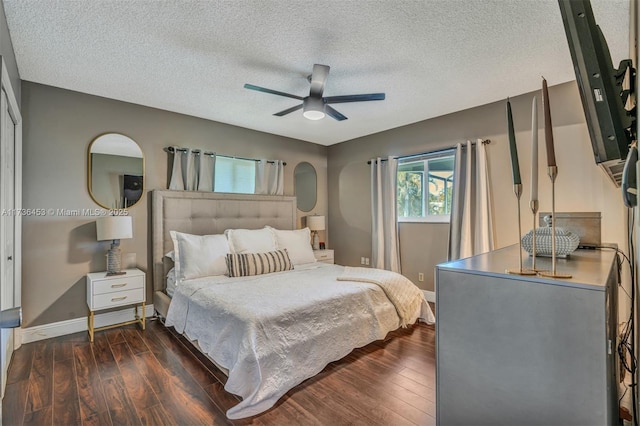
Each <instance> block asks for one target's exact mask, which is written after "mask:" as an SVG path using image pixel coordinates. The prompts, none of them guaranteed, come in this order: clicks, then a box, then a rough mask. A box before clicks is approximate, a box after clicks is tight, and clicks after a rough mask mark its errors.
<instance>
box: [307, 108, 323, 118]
mask: <svg viewBox="0 0 640 426" xmlns="http://www.w3.org/2000/svg"><path fill="white" fill-rule="evenodd" d="M302 115H304V117H305V118H308V119H309V120H322V119H323V118H324V112H322V111H314V110H308V111H305V112H303V113H302Z"/></svg>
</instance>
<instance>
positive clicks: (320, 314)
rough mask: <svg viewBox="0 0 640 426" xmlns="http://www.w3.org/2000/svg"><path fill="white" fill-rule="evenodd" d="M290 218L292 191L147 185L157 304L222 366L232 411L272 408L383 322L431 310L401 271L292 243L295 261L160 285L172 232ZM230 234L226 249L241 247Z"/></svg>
mask: <svg viewBox="0 0 640 426" xmlns="http://www.w3.org/2000/svg"><path fill="white" fill-rule="evenodd" d="M295 225H296V203H295V197H286V196H258V195H240V194H219V193H198V192H184V191H153V192H152V226H153V230H152V232H153V234H152V235H153V283H154V307H155V309H156V310H157V311H158V313H159V314H160V315H161V316H162V317H163V318H165V319H166V325H167V326H169V327H171V326H172V327H175V329H176V331H177V332H179V333H182V334H184V335H185V336H186V337H187V338H188V339H189V340H190V341H191V342H193V344H194V346H195V347H196V348H198V349H199V350H200V351H201V352H202V353H204V354H205V355H206V356H207V357H208V358H209V359H211V360H212V361H213V363H214V364H215V365H216V366H218V367H219V368H220V369H221V370H222V371H223V372H224V373H225V374H226V375H227V376H228V380H227V382H226V384H225V389H226V390H227V391H228V392H230V393H233V394H235V395H238V396H240V397H241V398H242V401H241V402H240V403H239V404H238V405H236V406H234V407H232V408H231V409H230V410H229V411H228V412H227V417H229V418H230V419H237V418H244V417H249V416H253V415H257V414H259V413H262V412H264V411H266V410H268V409H269V408H271V407H272V406H273V405H274V404H275V403H276V402H277V401H278V399H280V398H281V397H282V396H283V395H284V394H285V393H286V392H287V391H288V390H289V389H291V388H293V387H294V386H296V385H298V384H299V383H301V382H302V381H304V380H306V379H307V378H309V377H312V376H314V375H316V374H317V373H319V372H320V371H322V369H323V368H324V367H325V366H326V365H327V364H328V363H329V362H332V361H336V360H338V359H340V358H342V357H344V356H346V355H347V354H348V353H350V352H351V351H352V350H353V349H355V348H357V347H362V346H365V345H367V344H369V343H371V342H373V341H375V340H380V339H383V338H384V337H385V336H386V335H387V333H388V332H389V331H392V330H395V329H397V328H399V327H401V326H403V325H408V324H411V323H413V322H415V321H416V320H418V319H419V318H422V319H423V320H425V321H427V322H433V321H434V320H435V318H434V316H433V313H432V312H431V309H430V308H429V306H428V304H427V303H426V301H425V300H424V296H423V295H422V292H421V291H420V290H418V289H417V287H415V286H414V285H413V284H412V283H410V282H409V281H408V280H406V278H404V277H402V276H401V275H399V274H393V273H391V272H388V271H380V270H376V269H371V268H366V269H365V268H348V267H343V266H339V265H327V264H323V263H319V262H313V261H310V262H309V261H306V260H304V261H301V260H300V259H302V257H300V255H299V253H297V252H295V253H291V259H297V262H298V263H297V264H296V265H295V266H294V267H293V269H292V270H287V269H286V268H285V270H282V271H279V272H274V273H268V274H263V275H249V276H241V277H229V276H226V275H224V274H219V273H216V275H212V276H210V275H206V276H200V277H189V279H184V280H180V284H179V285H178V286H177V287H176V289H175V290H174V292H173V296H172V297H170V296H169V295H168V294H167V293H166V276H167V274H168V272H169V271H170V270H171V268H172V267H173V266H174V264H173V262H172V261H171V260H170V259H168V258H167V256H165V255H166V254H167V253H169V252H170V251H172V250H173V249H174V241H175V236H176V233H187V234H193V235H207V236H209V237H212V236H215V235H216V234H223V233H224V231H225V230H229V229H231V230H242V229H252V230H256V232H266V231H262V230H267V229H270V230H271V231H269V232H272V233H273V232H281V233H280V234H277V235H293V233H295V234H298V233H300V232H302V231H301V230H298V231H291V230H294V229H295V228H296V226H295ZM265 226H266V228H265ZM258 230H259V231H258ZM276 230H280V231H276ZM171 231H174V233H173V237H174V239H173V240H172V233H171ZM234 232H235V231H234ZM256 235H257V234H256ZM209 237H207V238H209ZM231 240H232V237H231V234H229V244H231V242H232V241H231ZM276 240H277V238H276ZM277 241H279V242H282V241H281V240H277ZM307 241H308V240H307ZM234 244H235V245H234V246H233V247H232V249H231V251H234V252H235V251H238V252H241V251H242V250H238V248H239V243H238V241H237V240H236V241H235V243H234ZM178 246H179V244H178ZM291 248H292V247H291V246H289V249H291ZM305 249H306V248H305ZM258 251H259V250H258ZM290 251H291V250H290ZM250 255H251V256H254V255H253V254H250ZM292 263H294V262H292ZM179 264H180V262H179V261H176V265H179ZM229 273H230V274H231V275H233V272H232V271H229Z"/></svg>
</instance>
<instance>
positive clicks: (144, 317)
mask: <svg viewBox="0 0 640 426" xmlns="http://www.w3.org/2000/svg"><path fill="white" fill-rule="evenodd" d="M145 313H146V310H145V309H144V302H142V322H141V324H142V329H143V330H144V329H145V324H146V321H147V316H146V315H145Z"/></svg>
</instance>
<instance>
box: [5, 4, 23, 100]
mask: <svg viewBox="0 0 640 426" xmlns="http://www.w3.org/2000/svg"><path fill="white" fill-rule="evenodd" d="M0 56H2V57H3V58H4V62H5V65H6V66H7V72H8V73H9V79H10V80H11V86H12V87H13V93H14V94H15V95H16V100H17V101H18V105H20V102H21V101H20V74H19V73H18V65H17V64H16V55H15V53H14V51H13V43H11V36H10V35H9V27H8V26H7V18H6V16H5V14H4V3H2V4H0Z"/></svg>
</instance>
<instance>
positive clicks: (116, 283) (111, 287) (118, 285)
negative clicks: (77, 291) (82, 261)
mask: <svg viewBox="0 0 640 426" xmlns="http://www.w3.org/2000/svg"><path fill="white" fill-rule="evenodd" d="M92 287H93V294H94V295H96V296H97V295H100V294H108V293H114V292H121V291H128V290H134V289H139V288H144V276H143V275H138V276H127V275H123V276H122V277H118V278H114V277H109V279H105V280H94V281H93V286H92Z"/></svg>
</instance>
